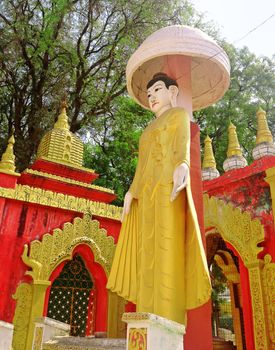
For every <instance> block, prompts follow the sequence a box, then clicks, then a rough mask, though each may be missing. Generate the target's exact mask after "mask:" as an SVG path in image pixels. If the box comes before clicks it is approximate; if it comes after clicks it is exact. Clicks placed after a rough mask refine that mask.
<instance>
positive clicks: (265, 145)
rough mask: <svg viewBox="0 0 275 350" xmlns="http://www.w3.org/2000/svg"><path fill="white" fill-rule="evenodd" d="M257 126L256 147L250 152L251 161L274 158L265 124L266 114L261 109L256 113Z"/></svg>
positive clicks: (267, 128)
mask: <svg viewBox="0 0 275 350" xmlns="http://www.w3.org/2000/svg"><path fill="white" fill-rule="evenodd" d="M257 126H258V127H257V138H256V146H255V147H254V148H253V151H252V155H253V159H255V160H256V159H260V158H263V157H266V156H275V145H274V143H273V137H272V134H271V131H270V130H269V127H268V124H267V119H266V112H265V111H264V110H263V109H262V108H261V107H260V108H259V109H258V112H257Z"/></svg>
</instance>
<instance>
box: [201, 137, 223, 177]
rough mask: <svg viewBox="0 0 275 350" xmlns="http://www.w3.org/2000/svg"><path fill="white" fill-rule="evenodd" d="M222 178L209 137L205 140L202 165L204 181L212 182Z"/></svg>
mask: <svg viewBox="0 0 275 350" xmlns="http://www.w3.org/2000/svg"><path fill="white" fill-rule="evenodd" d="M219 176H220V173H219V171H218V170H217V168H216V160H215V157H214V153H213V148H212V140H211V139H210V137H209V136H208V135H207V136H206V138H205V140H204V157H203V163H202V180H203V181H206V180H212V179H216V178H217V177H219Z"/></svg>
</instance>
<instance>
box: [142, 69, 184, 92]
mask: <svg viewBox="0 0 275 350" xmlns="http://www.w3.org/2000/svg"><path fill="white" fill-rule="evenodd" d="M157 81H163V82H164V84H165V86H166V88H167V89H168V88H169V86H171V85H175V86H178V84H177V82H176V80H174V79H172V78H170V77H168V75H167V74H165V73H163V72H159V73H156V74H154V76H153V78H152V79H151V80H150V81H149V83H148V84H147V87H146V88H147V89H149V88H150V87H151V86H152V85H154V84H155V83H156V82H157Z"/></svg>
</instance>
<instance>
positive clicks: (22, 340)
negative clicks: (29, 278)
mask: <svg viewBox="0 0 275 350" xmlns="http://www.w3.org/2000/svg"><path fill="white" fill-rule="evenodd" d="M12 297H13V299H15V300H16V310H15V314H14V317H13V325H14V333H13V340H12V347H13V350H23V349H25V346H26V341H27V335H28V328H29V320H30V312H31V304H32V286H31V285H30V284H28V283H21V284H20V285H19V286H18V287H17V289H16V292H15V294H14V295H13V296H12Z"/></svg>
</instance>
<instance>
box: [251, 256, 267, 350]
mask: <svg viewBox="0 0 275 350" xmlns="http://www.w3.org/2000/svg"><path fill="white" fill-rule="evenodd" d="M259 263H260V261H259ZM248 272H249V284H250V293H251V304H252V311H253V324H254V344H255V350H267V349H269V346H268V336H267V327H266V317H265V311H264V309H265V308H264V303H263V290H262V285H261V275H260V268H259V264H258V266H254V267H250V268H249V269H248Z"/></svg>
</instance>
